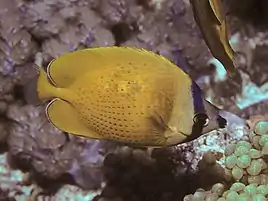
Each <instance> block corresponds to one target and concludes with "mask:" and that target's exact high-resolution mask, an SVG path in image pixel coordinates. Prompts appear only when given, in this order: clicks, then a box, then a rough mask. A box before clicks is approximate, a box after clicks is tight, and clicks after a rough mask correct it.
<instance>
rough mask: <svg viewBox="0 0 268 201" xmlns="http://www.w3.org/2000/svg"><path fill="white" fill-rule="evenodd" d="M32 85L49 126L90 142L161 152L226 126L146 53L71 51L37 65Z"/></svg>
mask: <svg viewBox="0 0 268 201" xmlns="http://www.w3.org/2000/svg"><path fill="white" fill-rule="evenodd" d="M36 85H37V94H38V97H39V99H40V100H44V101H47V100H50V102H49V103H48V104H47V106H46V115H47V118H48V120H49V121H50V122H51V123H52V124H53V125H54V126H55V127H57V128H58V129H60V130H62V131H64V132H68V133H70V134H73V135H78V136H83V137H87V138H91V139H99V140H113V141H117V142H121V143H125V144H132V145H135V146H140V147H164V146H172V145H176V144H179V143H182V142H186V141H188V140H192V139H195V138H197V137H199V136H200V135H202V134H205V133H207V132H209V131H211V130H214V129H217V128H222V127H224V126H225V125H226V120H225V119H224V118H222V117H221V116H220V110H219V109H218V108H217V107H215V106H213V105H212V104H211V103H209V102H208V101H206V100H205V99H204V98H203V96H202V92H201V90H200V88H199V87H198V86H197V84H196V83H195V82H193V81H192V79H191V78H190V76H189V75H188V74H187V73H185V72H184V71H183V70H182V69H181V68H179V67H178V66H177V65H176V64H174V63H172V62H171V61H169V60H168V59H167V58H165V57H163V56H161V55H158V54H156V53H154V52H152V51H148V50H145V49H138V48H131V47H99V48H89V49H83V50H77V51H74V52H70V53H67V54H64V55H62V56H60V57H58V58H56V59H54V60H52V61H51V62H50V64H49V65H48V67H47V70H46V71H45V70H44V69H43V68H41V67H39V74H38V79H37V84H36Z"/></svg>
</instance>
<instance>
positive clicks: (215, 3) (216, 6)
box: [209, 0, 225, 24]
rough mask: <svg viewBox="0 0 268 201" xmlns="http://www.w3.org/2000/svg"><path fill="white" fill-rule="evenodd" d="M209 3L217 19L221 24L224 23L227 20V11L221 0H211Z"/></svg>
mask: <svg viewBox="0 0 268 201" xmlns="http://www.w3.org/2000/svg"><path fill="white" fill-rule="evenodd" d="M209 4H210V7H211V9H212V11H213V13H214V16H215V17H216V20H217V21H218V23H219V24H222V23H223V22H224V20H225V13H224V10H223V6H222V3H221V0H209Z"/></svg>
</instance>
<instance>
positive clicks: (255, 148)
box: [190, 121, 268, 201]
mask: <svg viewBox="0 0 268 201" xmlns="http://www.w3.org/2000/svg"><path fill="white" fill-rule="evenodd" d="M249 139H250V142H247V141H244V140H243V141H240V142H238V143H236V144H230V145H228V146H227V147H226V149H225V152H224V154H225V167H226V169H225V174H227V173H229V174H230V176H231V177H233V180H235V181H236V182H235V183H233V184H232V185H231V187H230V189H229V190H228V189H227V190H226V189H225V191H224V185H223V184H221V183H218V184H215V185H213V187H212V189H211V190H210V191H204V192H202V196H203V197H202V199H201V197H199V198H200V199H190V200H191V201H194V200H198V201H199V200H200V201H201V200H202V201H206V200H213V201H267V200H268V174H267V173H268V168H267V162H265V160H267V159H266V158H267V157H266V156H267V155H268V122H266V121H260V122H258V125H257V126H256V128H255V130H253V131H251V133H250V135H249ZM264 157H265V158H264ZM230 176H229V177H230ZM233 180H231V179H229V180H228V181H227V180H226V181H227V182H230V181H233ZM205 194H206V196H205V197H204V195H205ZM216 195H217V196H216ZM194 197H195V196H194ZM195 198H196V197H195Z"/></svg>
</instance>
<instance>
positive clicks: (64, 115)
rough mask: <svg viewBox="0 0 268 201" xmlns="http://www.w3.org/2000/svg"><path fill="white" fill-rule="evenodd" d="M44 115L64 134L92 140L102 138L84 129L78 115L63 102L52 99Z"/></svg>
mask: <svg viewBox="0 0 268 201" xmlns="http://www.w3.org/2000/svg"><path fill="white" fill-rule="evenodd" d="M46 115H47V117H48V119H49V121H50V122H51V123H52V124H53V125H54V126H55V127H57V128H58V129H60V130H62V131H64V132H68V133H71V134H74V135H78V136H83V137H88V138H93V139H100V138H102V137H101V136H99V135H98V134H97V133H96V132H94V131H93V130H91V129H89V128H88V127H86V126H85V125H84V124H83V123H82V122H81V121H80V120H79V117H78V113H77V111H76V110H75V109H74V107H72V105H71V104H69V103H68V102H66V101H64V100H61V99H59V98H55V99H53V100H52V101H51V102H50V103H49V104H48V105H47V107H46Z"/></svg>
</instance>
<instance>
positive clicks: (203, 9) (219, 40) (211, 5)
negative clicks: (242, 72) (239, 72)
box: [190, 0, 236, 77]
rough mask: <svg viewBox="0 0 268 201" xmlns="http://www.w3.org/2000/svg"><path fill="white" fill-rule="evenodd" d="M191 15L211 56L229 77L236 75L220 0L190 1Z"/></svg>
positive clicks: (233, 56)
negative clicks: (219, 63)
mask: <svg viewBox="0 0 268 201" xmlns="http://www.w3.org/2000/svg"><path fill="white" fill-rule="evenodd" d="M190 3H191V5H192V8H193V14H194V18H195V21H196V22H197V25H198V26H199V28H200V30H201V32H202V34H203V37H204V40H205V42H206V44H207V45H208V47H209V49H210V51H211V53H212V55H213V56H214V57H215V58H216V59H218V60H219V61H220V62H221V63H222V64H223V65H224V67H225V69H226V71H227V73H228V75H229V76H231V77H233V76H234V75H235V74H236V71H235V70H236V66H235V60H236V59H235V57H236V56H235V52H234V50H233V49H232V47H231V46H230V43H229V39H228V33H227V25H226V17H225V13H224V11H223V5H222V3H221V1H220V0H190Z"/></svg>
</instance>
